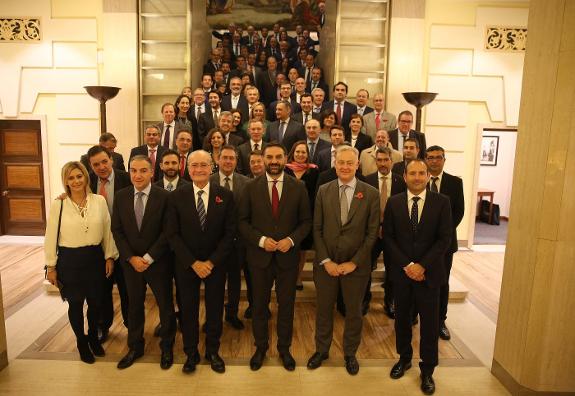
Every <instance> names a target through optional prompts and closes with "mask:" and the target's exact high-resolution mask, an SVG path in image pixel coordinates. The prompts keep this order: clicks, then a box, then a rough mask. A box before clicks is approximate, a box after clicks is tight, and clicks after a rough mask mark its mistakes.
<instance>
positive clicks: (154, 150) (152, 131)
mask: <svg viewBox="0 0 575 396" xmlns="http://www.w3.org/2000/svg"><path fill="white" fill-rule="evenodd" d="M160 136H161V133H160V130H159V129H158V127H157V126H156V125H150V126H148V127H146V130H145V131H144V142H145V144H143V145H141V146H138V147H134V148H133V149H132V151H131V152H130V159H131V158H132V157H135V156H136V155H145V156H146V157H148V158H149V159H150V162H151V163H152V169H153V170H154V176H153V181H154V182H155V181H158V180H160V179H161V178H162V171H161V169H160V162H161V158H162V154H163V153H164V151H166V148H165V147H164V146H161V145H160Z"/></svg>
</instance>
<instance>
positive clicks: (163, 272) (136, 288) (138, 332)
mask: <svg viewBox="0 0 575 396" xmlns="http://www.w3.org/2000/svg"><path fill="white" fill-rule="evenodd" d="M122 265H123V266H124V268H123V270H124V279H125V280H126V288H127V290H128V298H129V299H130V306H129V307H128V308H129V316H128V318H129V319H128V347H129V348H130V349H131V350H136V351H142V352H143V351H144V346H145V340H144V323H145V314H144V303H145V301H146V285H149V286H150V288H151V289H152V292H153V293H154V298H155V299H156V303H157V304H158V309H159V311H160V323H161V325H162V326H161V331H160V339H161V341H160V348H161V349H162V350H166V349H171V348H172V346H173V344H174V338H175V336H176V314H175V313H174V304H173V297H172V265H171V263H170V262H169V261H155V262H154V263H153V264H152V265H151V266H150V267H149V268H148V269H147V270H145V271H144V272H137V271H136V270H135V269H134V268H133V267H132V265H131V264H130V263H128V262H124V263H122Z"/></svg>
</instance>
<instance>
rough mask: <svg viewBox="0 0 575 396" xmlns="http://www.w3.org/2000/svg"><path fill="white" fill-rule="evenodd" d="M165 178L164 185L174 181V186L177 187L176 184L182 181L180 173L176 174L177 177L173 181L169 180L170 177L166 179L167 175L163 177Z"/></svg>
mask: <svg viewBox="0 0 575 396" xmlns="http://www.w3.org/2000/svg"><path fill="white" fill-rule="evenodd" d="M163 180H164V186H165V187H167V186H168V184H170V183H172V186H174V188H176V186H177V185H178V182H179V181H180V175H178V174H176V178H175V179H174V180H172V181H169V180H168V179H166V177H164V178H163Z"/></svg>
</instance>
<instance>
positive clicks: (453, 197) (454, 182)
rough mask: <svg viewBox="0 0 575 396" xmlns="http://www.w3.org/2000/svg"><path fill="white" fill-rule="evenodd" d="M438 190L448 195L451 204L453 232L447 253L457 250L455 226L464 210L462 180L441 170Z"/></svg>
mask: <svg viewBox="0 0 575 396" xmlns="http://www.w3.org/2000/svg"><path fill="white" fill-rule="evenodd" d="M430 182H431V179H430ZM439 192H440V193H441V194H443V195H446V196H447V197H449V203H450V204H451V221H452V222H453V233H452V238H451V246H450V247H449V253H455V252H457V250H458V245H457V226H458V225H459V223H461V219H463V214H464V212H465V201H464V198H463V181H462V180H461V179H460V178H459V177H457V176H453V175H450V174H449V173H447V172H443V176H442V180H441V186H440V187H439Z"/></svg>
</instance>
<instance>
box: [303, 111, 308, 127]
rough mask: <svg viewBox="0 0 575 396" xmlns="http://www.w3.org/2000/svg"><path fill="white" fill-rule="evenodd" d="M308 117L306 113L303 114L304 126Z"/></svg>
mask: <svg viewBox="0 0 575 396" xmlns="http://www.w3.org/2000/svg"><path fill="white" fill-rule="evenodd" d="M308 117H309V114H308V113H304V116H303V124H304V125H305V124H306V123H307V120H308V119H309V118H308Z"/></svg>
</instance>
